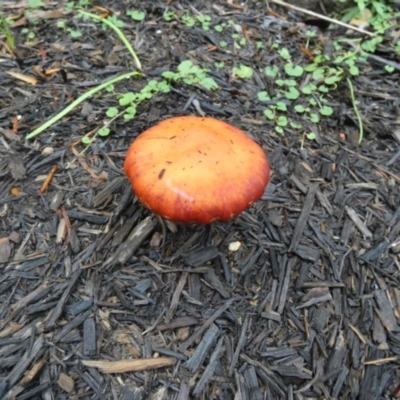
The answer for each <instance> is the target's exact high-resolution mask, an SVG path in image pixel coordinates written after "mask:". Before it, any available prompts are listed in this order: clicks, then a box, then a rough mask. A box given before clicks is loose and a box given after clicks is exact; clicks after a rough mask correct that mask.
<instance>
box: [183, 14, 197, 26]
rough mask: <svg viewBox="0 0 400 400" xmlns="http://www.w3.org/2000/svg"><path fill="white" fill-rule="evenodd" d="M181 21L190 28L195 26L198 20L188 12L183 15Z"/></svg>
mask: <svg viewBox="0 0 400 400" xmlns="http://www.w3.org/2000/svg"><path fill="white" fill-rule="evenodd" d="M181 21H182V22H183V23H184V24H185V25H186V26H188V27H189V28H191V27H193V26H195V24H196V20H195V19H194V18H193V17H192V16H191V15H189V13H188V12H186V13H185V14H183V15H182V17H181Z"/></svg>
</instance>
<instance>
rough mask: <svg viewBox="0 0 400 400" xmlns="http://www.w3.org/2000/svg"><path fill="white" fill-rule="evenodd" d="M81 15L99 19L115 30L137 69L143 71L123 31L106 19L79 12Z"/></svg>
mask: <svg viewBox="0 0 400 400" xmlns="http://www.w3.org/2000/svg"><path fill="white" fill-rule="evenodd" d="M78 11H79V12H80V13H81V14H83V15H86V16H88V17H91V18H93V19H97V20H98V21H100V22H104V23H105V24H106V25H108V26H109V27H110V28H112V29H114V31H115V33H116V34H117V35H118V37H119V38H120V39H121V41H122V43H123V44H124V45H125V46H126V48H127V49H128V50H129V52H130V53H131V55H132V57H133V59H134V60H135V63H136V68H137V69H138V70H139V71H141V70H142V64H141V63H140V60H139V57H138V56H137V55H136V53H135V50H133V48H132V46H131V44H130V43H129V41H128V39H127V38H126V36H125V35H124V34H123V32H122V31H121V29H119V28H118V26H116V25H114V24H113V23H112V22H110V21H109V20H107V19H106V18H101V17H99V16H98V15H96V14H92V13H88V12H87V11H83V10H78Z"/></svg>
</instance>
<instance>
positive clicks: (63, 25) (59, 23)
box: [57, 19, 82, 39]
mask: <svg viewBox="0 0 400 400" xmlns="http://www.w3.org/2000/svg"><path fill="white" fill-rule="evenodd" d="M57 28H60V29H62V30H63V31H64V32H67V33H68V34H69V35H70V36H71V37H72V38H73V39H77V38H79V37H81V36H82V32H81V31H80V30H79V29H72V28H69V27H68V26H67V24H66V22H65V21H64V20H62V19H61V20H59V21H57Z"/></svg>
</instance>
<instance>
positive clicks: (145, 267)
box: [0, 2, 400, 400]
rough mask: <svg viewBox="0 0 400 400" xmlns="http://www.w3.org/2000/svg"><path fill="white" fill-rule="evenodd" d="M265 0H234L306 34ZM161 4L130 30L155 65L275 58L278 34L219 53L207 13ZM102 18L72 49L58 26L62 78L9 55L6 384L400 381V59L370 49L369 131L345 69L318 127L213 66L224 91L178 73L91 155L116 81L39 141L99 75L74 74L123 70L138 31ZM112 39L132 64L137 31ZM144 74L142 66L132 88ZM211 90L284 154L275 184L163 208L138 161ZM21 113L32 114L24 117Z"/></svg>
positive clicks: (71, 394) (1, 201) (3, 320)
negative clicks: (251, 49)
mask: <svg viewBox="0 0 400 400" xmlns="http://www.w3.org/2000/svg"><path fill="white" fill-rule="evenodd" d="M111 3H112V2H110V4H111ZM195 3H196V2H193V4H195ZM200 3H201V4H200ZM7 4H8V3H7ZM202 4H203V2H199V3H198V4H197V6H198V9H203V8H202V7H203V6H204V7H209V8H208V11H209V12H211V11H212V10H214V12H215V9H214V8H212V6H211V5H210V4H208V3H204V4H205V5H204V4H203V5H202ZM257 5H258V3H257V2H250V3H249V5H247V6H246V7H242V8H240V7H239V8H234V7H231V6H229V5H226V4H224V5H220V7H223V8H224V9H226V10H227V11H231V14H229V15H230V16H229V18H237V21H242V22H243V21H247V20H248V24H249V27H250V28H251V29H252V32H253V33H252V34H253V35H256V34H259V35H260V36H261V34H263V35H270V38H269V39H268V40H270V41H273V40H275V39H276V38H278V37H279V38H280V39H281V40H282V41H286V42H285V43H286V44H287V46H289V45H290V44H291V42H292V41H294V40H302V39H296V36H295V35H292V34H289V33H288V32H287V29H288V28H287V26H286V25H285V26H286V27H285V26H283V27H276V28H275V29H276V32H275V33H274V32H272V31H268V32H267V33H266V32H265V31H264V32H261V30H257V29H258V28H257V26H259V25H260V24H261V21H262V19H263V16H260V11H259V10H260V9H259V8H257V7H256V6H257ZM140 6H143V7H144V8H145V7H146V5H145V4H142V3H138V4H137V7H140ZM110 7H111V5H110ZM116 9H118V7H117V5H116ZM257 10H258V11H257ZM147 11H148V13H149V16H148V19H147V21H149V20H150V19H151V18H153V22H154V21H155V22H154V23H152V24H150V23H148V24H147V25H146V24H142V25H140V28H138V31H137V32H136V33H135V31H134V30H133V31H132V32H130V34H131V35H133V36H134V35H138V37H137V38H136V42H135V43H136V46H137V47H138V55H139V57H140V58H141V59H142V61H143V63H144V64H146V63H148V66H147V67H146V68H147V69H148V70H149V71H153V73H154V74H159V73H160V69H159V68H161V66H162V65H164V63H165V60H168V62H169V63H171V66H170V67H169V68H171V69H172V66H174V65H176V64H177V63H179V58H181V59H185V58H187V57H189V56H190V57H192V59H194V60H198V62H199V63H203V64H204V63H210V65H211V64H212V63H213V62H214V61H215V60H217V59H218V57H220V59H224V61H225V62H228V63H229V62H232V63H235V62H236V61H237V60H241V61H243V60H246V59H247V60H248V59H249V58H248V57H250V56H251V57H253V58H251V59H252V60H253V61H252V63H254V66H257V65H259V66H265V65H266V64H267V63H268V62H271V55H270V54H269V53H268V52H267V51H266V50H264V51H261V52H260V53H253V54H251V55H249V54H247V53H244V52H238V53H237V54H234V53H224V54H223V55H221V54H219V55H218V54H217V53H212V52H210V53H207V52H206V51H205V49H206V48H207V46H208V45H209V44H210V43H209V40H208V39H207V37H206V36H204V35H202V34H200V33H199V32H198V31H196V30H190V29H189V28H186V31H185V35H183V34H181V35H177V33H178V31H177V30H176V28H174V25H168V24H167V23H165V21H164V22H163V21H162V18H161V17H160V16H159V15H158V14H157V13H156V12H155V11H154V10H153V12H154V13H155V14H151V13H150V12H151V8H150V7H149V6H147ZM161 15H162V14H161ZM250 17H251V18H252V19H251V18H250ZM71 18H72V17H71ZM221 18H222V17H221ZM246 18H247V20H246ZM254 21H256V22H257V24H256V23H255V22H254ZM43 23H44V22H43ZM46 23H49V24H50V23H51V22H48V21H47V22H46ZM80 23H82V21H81V22H80ZM258 23H260V24H258ZM85 24H86V25H85V26H84V27H82V29H87V32H86V34H87V38H88V39H87V40H88V41H87V43H85V42H84V41H83V39H82V40H81V41H79V40H77V41H76V42H74V43H75V53H68V52H67V53H62V54H63V56H62V57H61V56H60V51H61V52H62V51H63V50H60V49H61V47H63V46H67V44H68V45H70V44H71V42H70V39H68V38H67V37H66V36H61V37H60V38H58V39H57V40H58V41H59V42H58V50H56V49H55V48H54V47H53V48H52V47H51V46H50V45H51V44H52V43H55V40H56V39H55V36H54V34H53V36H51V31H50V32H49V33H48V34H47V35H50V36H46V38H43V43H44V45H45V47H46V48H47V52H48V53H47V56H48V57H49V59H50V60H53V61H54V60H57V61H59V62H62V63H64V64H65V71H66V72H67V73H68V74H69V75H68V79H69V81H68V82H67V83H65V84H63V83H62V77H61V76H60V77H59V80H57V79H58V78H57V79H56V80H55V81H43V82H42V83H41V84H40V85H39V87H35V86H29V85H28V84H26V83H18V85H17V83H16V81H15V80H13V79H14V78H12V77H11V76H8V75H6V74H4V71H5V70H6V69H9V68H10V66H15V64H14V62H15V61H14V60H13V59H11V58H7V57H5V61H4V63H2V64H0V68H1V72H0V79H1V86H2V87H3V88H7V90H6V93H2V94H1V95H0V102H1V103H0V104H2V107H4V110H5V111H3V110H0V399H18V400H23V399H45V400H51V399H107V400H108V399H124V400H132V399H134V400H139V399H160V400H161V399H175V400H186V399H195V398H196V399H197V398H199V399H219V400H228V399H229V400H233V399H235V400H237V399H243V400H244V399H250V400H262V399H299V400H300V399H359V400H367V399H368V400H373V399H376V400H378V399H396V398H400V369H399V365H400V359H399V357H400V163H399V159H400V150H399V149H400V147H399V144H400V135H399V133H398V98H400V85H399V84H398V72H395V73H394V74H393V75H391V76H390V77H387V76H386V75H381V74H379V73H376V74H372V73H371V75H367V74H368V73H369V72H368V71H371V70H373V67H374V66H373V65H372V66H371V65H368V68H370V69H369V70H368V69H366V72H365V74H363V75H361V76H360V77H358V78H356V79H355V86H356V96H357V98H358V100H359V102H360V103H359V108H360V112H361V114H362V115H363V118H364V123H365V130H366V137H365V139H364V140H363V141H362V143H361V145H359V146H357V145H354V140H352V139H351V138H352V135H353V136H354V134H355V133H356V132H357V127H356V120H355V116H354V112H353V109H352V106H351V102H350V101H349V100H348V98H349V97H348V88H347V86H346V84H345V83H344V84H343V85H342V86H340V87H339V88H338V90H337V91H336V92H334V93H333V94H332V95H331V98H330V101H331V103H332V106H333V107H334V108H335V114H334V115H333V116H332V117H330V118H329V119H327V120H326V121H323V122H321V125H320V126H319V128H318V129H319V130H318V132H317V139H316V140H315V141H307V140H306V141H301V140H299V135H298V133H297V132H292V131H291V130H290V129H289V130H288V132H285V135H283V136H280V135H277V134H276V133H274V130H273V124H272V123H271V122H268V121H266V120H265V117H264V116H263V113H262V110H263V108H264V107H260V106H259V104H258V103H257V99H256V93H257V92H258V91H259V90H260V86H259V85H260V84H262V85H265V88H266V87H267V86H268V85H270V82H267V81H266V80H265V79H264V78H262V79H258V78H259V76H258V77H254V78H253V79H250V80H248V81H246V82H239V81H237V80H231V79H230V77H229V76H227V75H223V74H222V73H221V74H220V75H219V76H217V72H214V73H215V76H216V78H218V79H219V81H218V83H219V85H220V87H221V90H220V92H219V93H218V98H217V97H213V96H212V95H210V93H208V92H206V91H204V90H201V89H199V88H195V87H191V86H185V85H177V87H176V88H175V89H174V91H173V92H172V93H169V94H166V95H160V96H158V97H157V98H154V99H152V100H151V101H149V102H147V103H143V104H142V105H141V106H140V110H139V113H138V116H137V118H135V120H134V122H129V123H126V122H124V121H122V120H121V121H120V122H118V123H117V124H115V125H114V126H113V133H112V134H111V135H110V136H109V137H107V138H105V139H102V140H97V141H96V142H95V143H94V144H93V145H92V146H91V147H90V149H89V150H88V151H87V152H86V153H85V155H84V157H81V158H79V157H76V154H75V153H74V151H72V150H71V146H73V145H72V144H73V143H75V142H76V140H78V139H79V138H80V137H81V135H82V134H83V133H85V132H87V131H89V130H90V129H93V126H97V124H99V121H98V120H97V118H101V117H102V116H103V115H104V112H105V110H107V108H108V107H110V106H111V105H115V95H114V94H112V93H111V94H108V95H104V97H102V96H96V97H95V98H93V99H91V100H90V101H87V103H85V104H86V105H85V106H84V107H81V108H80V109H79V110H77V111H75V112H73V113H72V114H71V115H69V116H68V117H66V119H65V120H63V121H61V122H60V123H59V124H57V125H56V126H54V127H52V128H50V129H49V130H48V131H46V132H45V133H43V134H42V135H41V136H39V137H38V138H37V139H36V140H34V141H30V142H26V141H24V139H23V138H24V135H25V134H26V133H28V132H29V131H30V130H31V129H32V127H34V126H38V125H39V124H40V123H41V122H43V121H44V120H47V118H48V117H49V116H50V115H53V114H54V113H55V112H57V111H59V110H60V109H62V108H63V107H64V106H65V105H67V104H68V102H69V100H68V96H69V95H71V94H72V93H73V95H74V97H76V96H77V95H79V94H81V93H83V92H84V91H85V90H87V87H86V86H84V85H82V86H79V85H74V82H77V81H80V82H95V81H96V79H97V78H98V77H99V74H98V72H99V70H100V69H103V70H104V71H105V72H107V68H109V65H108V64H107V61H106V60H107V57H108V59H110V56H109V54H108V55H107V54H106V53H103V52H106V50H105V48H106V47H107V46H105V44H107V43H108V44H109V43H111V44H112V45H111V47H110V46H108V47H107V48H108V49H109V50H108V51H111V50H110V49H112V48H113V46H114V47H115V46H117V44H118V45H119V42H118V40H117V39H114V38H112V39H110V38H106V37H105V36H104V33H103V32H102V31H101V28H100V27H99V25H98V24H96V23H94V22H90V21H89V22H86V23H85ZM155 24H159V25H155ZM157 28H158V29H163V30H165V33H164V35H165V36H164V43H160V42H159V41H157V40H158V39H157V37H158V36H157V35H158V33H157V32H156V29H157ZM49 29H50V28H49ZM168 29H170V31H168ZM282 33H287V35H291V36H285V37H283V35H282ZM89 34H90V35H89ZM321 34H322V33H321ZM323 34H324V35H328V34H334V33H326V32H325V33H323ZM167 39H168V40H167ZM68 40H69V42H68ZM140 40H141V44H139V41H140ZM266 40H267V39H266ZM133 42H134V39H132V43H133ZM43 43H42V46H43ZM64 48H66V47H64ZM36 49H37V48H36V47H34V46H33V47H32V48H29V47H28V46H27V47H26V48H25V52H26V53H25V54H26V60H25V64H24V65H25V67H26V68H29V65H34V64H35V63H38V62H39V60H38V59H37V53H35V52H36ZM95 49H96V50H99V49H101V51H100V52H99V53H96V54H94V53H93V52H94V50H95ZM151 51H152V52H151ZM33 54H36V56H34V55H33ZM113 54H114V55H115V56H116V57H120V58H121V59H122V60H125V61H126V64H127V63H128V61H127V60H129V57H130V56H129V54H127V53H126V51H125V50H124V49H123V48H122V47H121V48H118V49H117V50H116V51H115V53H113ZM294 54H297V57H299V63H300V60H301V57H302V56H301V54H300V52H298V51H297V53H296V52H295V53H294ZM2 56H3V55H0V59H1V57H2ZM35 57H36V58H35ZM103 57H104V58H103ZM246 57H247V58H246ZM125 61H124V62H120V63H118V65H119V66H125ZM102 62H104V63H105V64H102ZM96 63H97V65H96V68H95V69H90V68H89V67H90V65H95V64H96ZM64 64H61V65H64ZM78 67H79V68H80V69H79V68H78ZM260 68H261V67H260ZM121 69H122V68H121ZM378 70H379V68H378V69H377V71H378ZM107 73H108V75H107V76H108V77H109V76H110V74H111V75H113V74H115V73H116V72H115V70H112V71H110V70H108V72H107ZM96 74H97V75H96ZM99 79H103V77H102V76H100V78H99ZM96 84H98V81H97V83H96ZM125 86H126V88H127V90H134V88H135V86H138V82H136V81H133V82H127V83H124V84H123V85H120V86H119V87H118V88H116V91H121V92H123V91H124V89H125ZM55 94H56V95H57V96H56V97H57V99H55V98H54V95H55ZM32 96H33V97H32ZM344 98H346V100H343V99H344ZM194 99H197V102H198V103H194V104H193V100H194ZM196 104H197V106H198V105H200V106H201V108H202V110H204V111H205V112H207V114H208V115H210V116H214V117H217V118H221V119H224V120H226V121H227V122H230V123H232V124H235V125H236V126H238V127H240V128H242V129H243V130H245V131H246V132H248V133H249V134H250V135H251V136H252V137H254V138H255V139H256V140H257V141H258V143H260V144H261V145H262V146H263V148H264V149H265V150H266V152H267V154H268V157H269V160H270V162H271V166H272V170H273V174H272V178H271V182H270V183H269V185H268V187H267V190H266V191H265V193H264V195H263V197H262V199H261V200H260V201H259V202H257V203H256V204H254V205H253V206H252V207H251V208H250V209H249V210H247V211H246V212H244V213H243V214H242V215H240V216H239V217H237V218H236V219H234V220H232V221H230V222H227V223H219V222H216V223H213V224H212V225H209V226H196V225H188V226H184V225H179V224H174V223H172V222H169V221H165V220H162V219H161V218H159V217H157V216H155V215H153V214H152V213H150V212H149V211H148V210H146V209H145V208H144V207H143V206H142V205H141V204H140V203H139V202H138V201H137V200H136V198H135V197H134V195H133V193H132V190H131V187H130V186H129V183H128V181H127V179H126V178H125V177H124V175H123V172H122V167H121V166H122V163H123V159H124V155H125V152H126V150H127V148H128V146H129V144H130V143H131V141H132V140H133V139H134V137H135V136H136V135H137V134H138V133H140V131H143V130H144V129H146V128H147V127H148V126H150V125H152V124H154V123H155V122H157V121H158V120H160V119H163V118H166V117H168V116H172V115H184V114H196V113H197V111H196ZM85 107H86V109H85V110H86V113H85V112H83V111H84V108H85ZM16 113H21V115H23V117H24V118H25V119H23V120H22V121H21V123H20V126H19V128H18V129H19V133H18V134H15V133H12V134H11V133H10V131H11V127H10V119H11V116H14V114H16ZM100 123H101V121H100ZM343 133H345V135H346V137H347V138H348V140H342V137H343V136H342V135H340V134H343ZM13 135H14V136H13ZM78 150H79V151H81V150H82V149H81V148H78ZM55 166H57V167H55ZM233 173H234V171H233ZM49 175H51V177H50V178H49V179H48V181H47V183H46V187H45V188H44V189H43V182H45V181H46V178H48V177H49Z"/></svg>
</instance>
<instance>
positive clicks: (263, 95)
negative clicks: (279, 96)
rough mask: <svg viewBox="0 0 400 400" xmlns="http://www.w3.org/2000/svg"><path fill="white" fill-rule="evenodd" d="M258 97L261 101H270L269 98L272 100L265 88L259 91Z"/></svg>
mask: <svg viewBox="0 0 400 400" xmlns="http://www.w3.org/2000/svg"><path fill="white" fill-rule="evenodd" d="M257 97H258V100H260V101H269V100H271V98H270V97H269V95H268V92H266V91H265V90H263V91H261V92H258V93H257Z"/></svg>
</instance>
